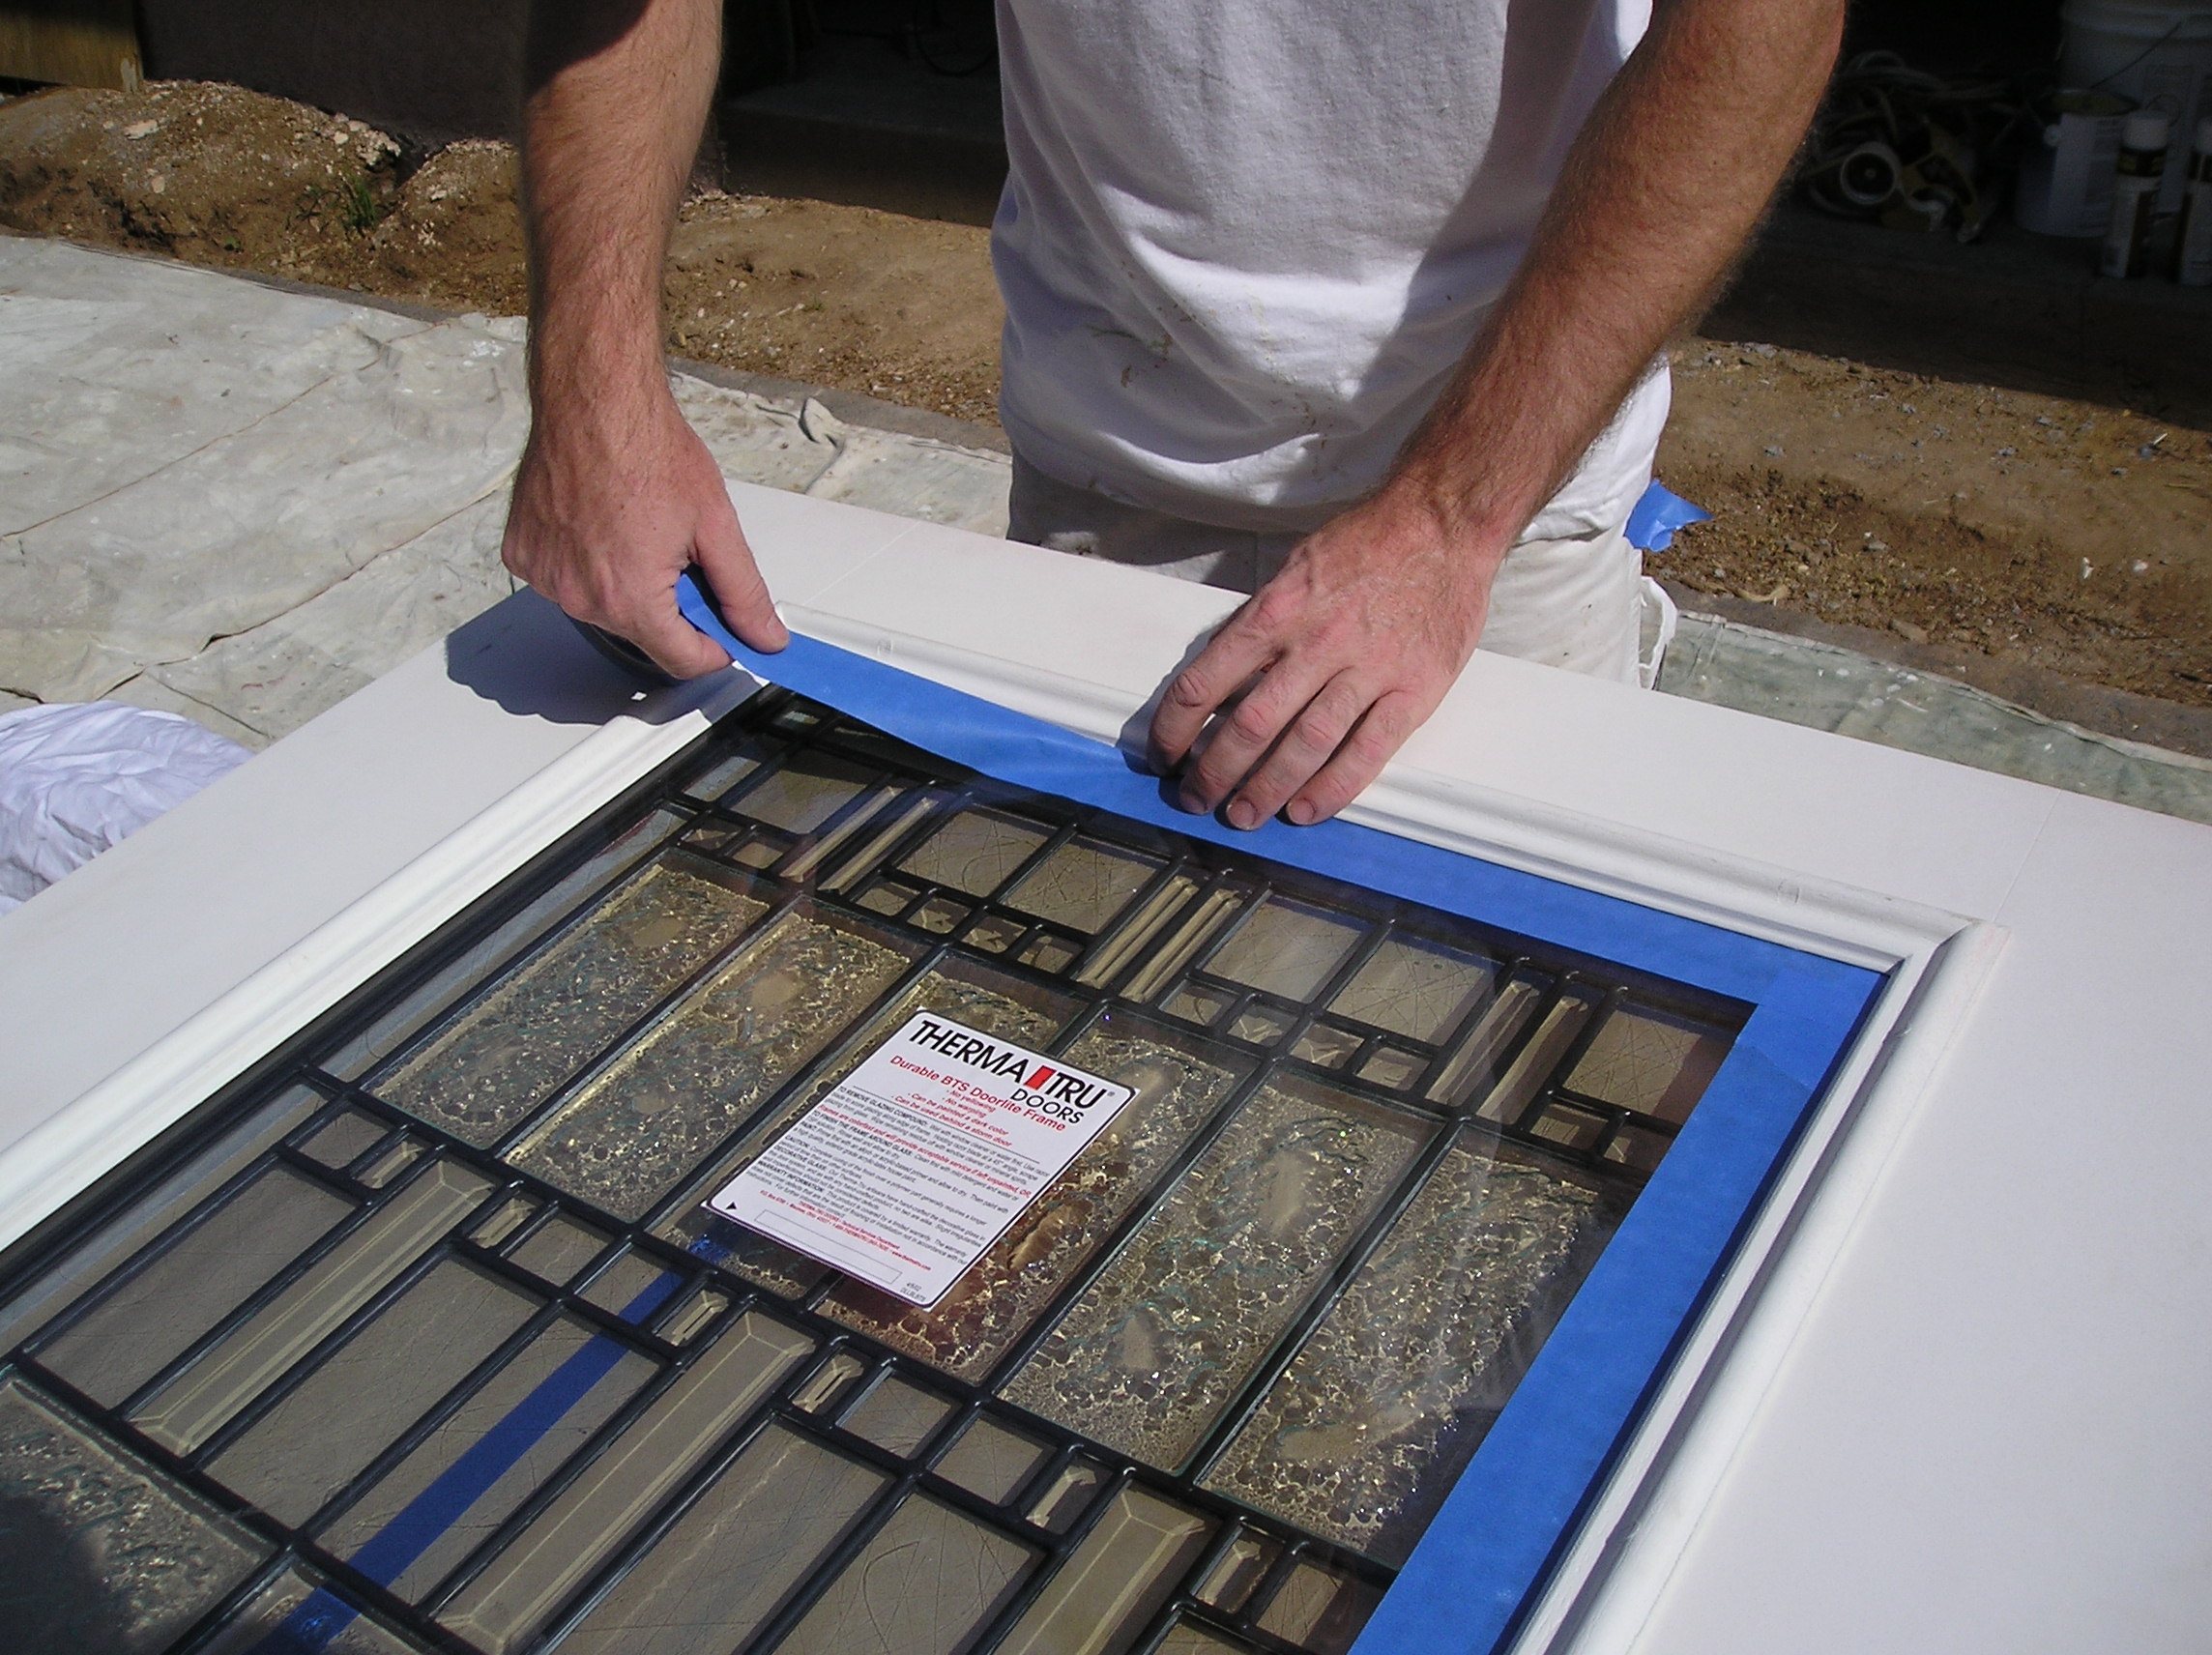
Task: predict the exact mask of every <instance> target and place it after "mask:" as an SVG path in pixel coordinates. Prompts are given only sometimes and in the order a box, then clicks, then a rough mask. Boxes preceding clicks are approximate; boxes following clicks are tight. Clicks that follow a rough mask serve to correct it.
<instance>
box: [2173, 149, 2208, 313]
mask: <svg viewBox="0 0 2212 1655" xmlns="http://www.w3.org/2000/svg"><path fill="white" fill-rule="evenodd" d="M2196 151H2197V153H2196V154H2195V155H2193V156H2191V157H2190V158H2189V178H2188V181H2187V182H2186V183H2185V184H2184V185H2183V186H2182V189H2181V234H2180V235H2179V236H2178V237H2177V238H2175V239H2176V242H2177V244H2178V246H2179V247H2180V249H2181V250H2180V257H2179V259H2178V260H2177V262H2176V263H2175V265H2174V271H2173V278H2174V280H2176V281H2178V282H2180V283H2181V285H2182V286H2184V287H2212V115H2206V116H2205V117H2203V118H2202V119H2201V120H2199V121H2198V122H2197V144H2196Z"/></svg>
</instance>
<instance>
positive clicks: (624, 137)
mask: <svg viewBox="0 0 2212 1655" xmlns="http://www.w3.org/2000/svg"><path fill="white" fill-rule="evenodd" d="M721 10H722V8H721V0H537V3H536V4H535V5H534V6H533V7H532V8H531V15H530V44H529V53H528V57H529V75H528V78H529V95H528V97H527V99H526V100H525V102H524V104H523V123H522V183H523V200H524V206H525V209H526V219H527V223H528V227H529V231H530V276H531V291H530V402H531V410H532V414H533V421H532V424H531V431H530V446H529V448H528V449H527V450H524V452H523V456H522V469H521V470H520V471H519V472H518V473H517V474H516V476H515V479H514V499H513V503H512V505H511V506H510V507H509V509H508V517H507V539H506V543H505V545H504V546H503V547H502V555H503V556H504V557H505V558H506V560H507V566H508V567H509V568H510V569H512V570H513V571H514V572H515V573H516V574H518V575H520V576H521V577H522V578H523V579H524V580H526V581H528V582H529V583H530V584H531V585H532V586H534V587H536V588H537V589H538V591H539V592H542V593H543V594H545V595H546V596H548V597H550V598H552V599H553V601H554V602H556V603H558V604H560V605H561V607H562V608H563V609H566V610H567V611H568V613H569V614H570V615H573V616H574V617H575V618H576V619H577V620H579V621H589V622H591V623H592V624H595V625H598V626H603V627H605V628H606V629H607V630H609V631H611V632H617V633H620V634H621V635H622V636H623V637H626V638H627V639H629V640H630V641H631V642H633V643H635V644H637V645H639V646H640V647H641V648H643V649H644V650H645V652H646V653H648V654H650V655H652V656H653V658H654V659H655V660H656V661H658V662H659V663H660V665H661V666H662V667H663V668H665V669H666V670H667V671H669V672H671V673H673V674H675V675H676V676H677V677H679V678H695V677H697V676H698V675H699V674H701V673H708V672H713V670H714V669H715V668H716V667H720V666H726V665H728V664H729V656H727V655H726V654H724V653H722V651H721V649H720V647H719V646H718V645H715V644H713V643H712V642H710V641H709V640H708V639H707V638H706V637H705V636H704V635H702V634H701V633H700V632H698V631H697V630H696V629H694V628H693V627H692V626H691V625H690V624H688V623H687V622H685V621H684V618H683V617H682V616H681V615H679V614H678V613H677V609H676V580H677V577H678V576H679V575H681V574H682V573H683V572H684V566H686V565H688V564H694V563H695V564H697V565H699V566H700V567H701V568H703V569H704V570H705V571H706V574H707V582H708V584H709V585H710V586H712V587H713V591H714V597H715V600H716V601H717V602H718V603H719V604H720V605H721V608H722V614H723V616H724V618H725V619H727V620H728V622H729V623H730V625H731V627H732V629H733V630H735V631H736V632H737V634H738V636H739V637H741V638H742V639H743V640H744V641H745V642H746V643H748V644H750V645H752V646H753V647H754V648H755V649H762V650H780V649H782V648H783V646H784V645H785V644H786V643H788V642H789V641H790V634H789V633H787V632H786V631H785V630H784V629H783V623H782V622H780V621H778V620H777V619H776V617H775V611H774V610H773V609H772V608H771V606H770V604H769V596H768V591H767V589H766V588H765V587H764V586H763V585H762V584H761V577H760V571H759V570H758V569H757V568H756V567H754V566H753V559H752V552H751V550H750V549H749V548H748V547H747V546H746V545H745V537H744V533H743V531H742V530H741V529H740V528H739V527H738V517H737V513H736V512H735V511H733V510H732V509H731V508H730V497H729V495H728V493H727V492H726V491H725V490H724V488H723V485H722V478H721V474H720V472H719V471H718V470H716V468H715V465H714V461H713V456H712V455H710V454H709V453H708V452H707V448H706V445H705V444H703V443H702V442H700V441H699V439H698V437H697V436H696V435H695V434H694V433H693V432H692V430H691V428H690V427H689V426H688V425H686V424H685V423H684V416H683V415H682V414H681V413H679V412H678V411H677V407H676V399H675V398H674V397H673V396H671V395H670V394H669V392H668V379H667V372H666V368H665V366H664V365H663V360H662V356H661V347H660V338H661V334H660V286H661V267H662V265H663V264H664V263H665V262H666V260H667V256H668V240H669V234H670V231H671V230H672V228H673V227H674V225H675V222H676V210H677V207H678V206H679V204H680V203H681V202H682V201H683V199H684V181H685V179H686V178H687V177H688V176H689V174H690V170H691V160H692V157H693V156H694V155H696V154H697V153H698V149H699V134H700V131H701V130H702V129H703V128H704V126H705V124H706V119H707V105H708V102H709V100H710V99H711V97H712V96H713V88H714V75H715V66H716V62H717V60H718V58H719V55H720V33H719V31H720V28H721Z"/></svg>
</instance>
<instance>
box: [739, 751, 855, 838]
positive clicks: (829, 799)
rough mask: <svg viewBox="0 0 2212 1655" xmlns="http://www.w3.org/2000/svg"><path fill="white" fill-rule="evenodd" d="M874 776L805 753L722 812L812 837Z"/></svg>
mask: <svg viewBox="0 0 2212 1655" xmlns="http://www.w3.org/2000/svg"><path fill="white" fill-rule="evenodd" d="M874 773H875V772H874V771H873V770H872V769H868V768H866V767H865V766H861V765H856V764H854V763H853V762H852V761H850V760H849V759H841V758H838V757H837V756H836V755H835V754H833V753H818V752H800V753H799V754H796V755H795V756H794V757H793V758H792V759H791V760H790V761H789V762H787V763H786V764H784V765H783V766H782V767H781V768H780V769H776V770H774V771H772V772H771V773H770V774H769V775H767V776H765V777H763V778H762V779H761V780H760V781H758V782H756V783H754V784H753V785H752V786H751V787H749V788H747V789H745V791H744V792H743V793H742V794H740V795H739V796H738V797H737V798H731V799H725V800H724V801H723V805H722V808H723V809H725V810H734V811H736V812H737V813H738V814H739V815H741V816H749V817H751V818H752V819H753V820H754V821H755V822H766V823H767V824H768V825H769V826H770V827H781V828H783V829H785V830H786V831H787V832H792V833H811V832H813V831H814V829H815V828H817V827H821V826H822V824H823V823H825V822H827V821H829V818H830V817H832V816H834V815H836V814H837V812H838V810H839V809H840V808H842V807H843V806H844V805H846V804H848V803H850V802H851V801H852V798H853V797H854V796H855V795H856V794H858V793H859V791H860V789H861V788H862V787H863V786H865V785H866V784H867V781H868V778H869V777H870V776H871V775H873V774H874Z"/></svg>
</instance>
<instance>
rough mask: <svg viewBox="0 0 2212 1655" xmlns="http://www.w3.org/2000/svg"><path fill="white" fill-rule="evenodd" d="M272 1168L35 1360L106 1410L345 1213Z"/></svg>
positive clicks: (303, 1182) (320, 1192)
mask: <svg viewBox="0 0 2212 1655" xmlns="http://www.w3.org/2000/svg"><path fill="white" fill-rule="evenodd" d="M353 1209H354V1208H353V1204H352V1203H351V1202H349V1201H345V1200H343V1199H342V1198H340V1197H338V1196H335V1195H333V1194H332V1193H331V1192H330V1191H329V1190H326V1189H324V1188H323V1187H322V1186H321V1185H320V1184H317V1183H311V1182H309V1181H308V1180H307V1179H306V1178H304V1177H302V1176H300V1175H299V1174H297V1173H295V1172H292V1171H290V1170H289V1169H287V1168H283V1167H271V1168H269V1169H268V1170H267V1171H265V1172H263V1173H262V1174H261V1175H260V1176H258V1177H256V1178H254V1179H253V1181H252V1182H250V1183H248V1184H247V1186H246V1187H245V1188H244V1189H241V1190H239V1191H237V1192H235V1193H234V1194H233V1195H232V1196H231V1197H230V1199H229V1200H227V1201H226V1202H224V1203H223V1205H221V1206H220V1207H218V1208H217V1209H216V1211H215V1212H214V1213H213V1214H212V1215H210V1216H209V1217H207V1218H205V1219H203V1220H201V1222H200V1224H199V1225H198V1227H197V1228H195V1229H193V1230H191V1231H189V1233H187V1234H185V1235H183V1236H182V1237H180V1238H179V1239H178V1240H177V1241H176V1242H175V1243H174V1244H173V1245H172V1246H170V1247H169V1248H168V1249H167V1250H166V1251H164V1252H162V1253H161V1254H160V1255H159V1256H158V1257H156V1258H154V1259H152V1260H150V1261H148V1262H147V1263H145V1264H144V1265H143V1266H142V1267H141V1268H140V1269H139V1270H138V1271H137V1273H136V1274H134V1275H132V1276H131V1278H130V1279H129V1280H127V1281H125V1282H123V1283H122V1284H121V1285H120V1286H118V1287H117V1288H115V1289H114V1290H113V1291H112V1292H109V1294H108V1295H107V1297H106V1298H105V1299H103V1300H102V1301H101V1303H100V1304H98V1305H97V1306H95V1307H94V1308H93V1309H92V1310H91V1311H89V1312H87V1313H86V1314H85V1315H84V1316H82V1317H80V1318H79V1319H78V1320H77V1321H76V1322H75V1323H74V1324H73V1326H71V1327H70V1329H69V1330H68V1331H67V1332H66V1333H64V1334H62V1335H61V1337H60V1338H58V1339H56V1340H55V1341H54V1342H53V1343H52V1344H51V1345H49V1346H47V1347H46V1349H45V1350H44V1351H42V1352H41V1353H40V1357H39V1359H40V1360H41V1361H42V1362H44V1364H45V1365H46V1366H47V1367H48V1368H50V1369H52V1370H53V1371H54V1372H55V1373H56V1374H59V1375H60V1376H61V1377H62V1378H63V1379H67V1380H69V1382H70V1383H71V1384H73V1385H74V1386H75V1387H76V1388H77V1389H78V1390H80V1391H82V1392H84V1394H85V1395H87V1396H89V1397H91V1398H92V1399H93V1400H94V1401H95V1402H98V1403H101V1404H103V1405H105V1406H106V1407H109V1408H113V1407H115V1406H116V1405H117V1404H119V1403H121V1402H122V1401H123V1400H124V1398H126V1397H128V1396H129V1395H130V1394H131V1392H132V1391H134V1390H136V1389H137V1388H138V1387H139V1386H140V1385H142V1384H144V1383H145V1382H146V1381H147V1380H148V1379H152V1378H153V1377H154V1376H155V1375H156V1374H158V1373H160V1371H161V1370H162V1369H163V1368H165V1367H167V1366H168V1365H169V1364H170V1363H171V1362H173V1361H175V1360H176V1359H177V1357H179V1356H181V1355H183V1354H184V1353H185V1350H186V1349H187V1347H189V1345H190V1344H191V1343H192V1342H193V1341H194V1340H195V1339H198V1338H199V1337H200V1336H201V1335H202V1334H204V1333H206V1332H207V1331H208V1329H209V1328H211V1327H213V1326H215V1325H216V1323H218V1321H222V1319H223V1318H224V1317H226V1316H228V1315H229V1314H230V1313H231V1312H232V1311H234V1310H236V1309H237V1308H238V1307H239V1306H240V1305H242V1304H244V1303H245V1302H246V1301H247V1299H248V1298H250V1297H251V1296H252V1295H253V1294H254V1293H255V1292H258V1291H260V1289H261V1288H262V1287H263V1286H265V1285H266V1284H267V1283H268V1282H269V1281H270V1279H271V1278H273V1277H274V1276H275V1275H276V1274H277V1271H279V1270H281V1269H283V1268H284V1267H285V1266H286V1265H287V1264H289V1263H292V1261H293V1260H295V1259H297V1258H298V1257H299V1256H300V1255H301V1254H302V1253H303V1252H305V1251H306V1249H307V1248H308V1247H310V1246H312V1245H313V1244H314V1243H315V1242H317V1241H319V1240H321V1239H322V1238H323V1237H324V1236H325V1235H327V1234H330V1233H331V1231H332V1230H333V1229H335V1227H336V1226H337V1223H338V1221H339V1220H340V1219H342V1218H344V1217H346V1216H347V1215H348V1214H350V1213H351V1212H352V1211H353Z"/></svg>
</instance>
